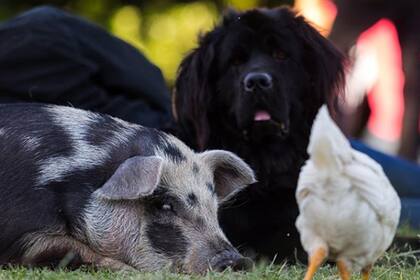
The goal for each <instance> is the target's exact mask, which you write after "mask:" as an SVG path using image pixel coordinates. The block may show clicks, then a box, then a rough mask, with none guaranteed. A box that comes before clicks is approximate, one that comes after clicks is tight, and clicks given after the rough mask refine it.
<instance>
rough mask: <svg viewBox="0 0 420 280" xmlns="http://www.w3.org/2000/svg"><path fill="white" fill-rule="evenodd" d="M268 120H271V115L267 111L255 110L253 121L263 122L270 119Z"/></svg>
mask: <svg viewBox="0 0 420 280" xmlns="http://www.w3.org/2000/svg"><path fill="white" fill-rule="evenodd" d="M270 120H271V115H270V113H268V112H267V111H264V110H258V111H257V112H255V115H254V121H256V122H264V121H270Z"/></svg>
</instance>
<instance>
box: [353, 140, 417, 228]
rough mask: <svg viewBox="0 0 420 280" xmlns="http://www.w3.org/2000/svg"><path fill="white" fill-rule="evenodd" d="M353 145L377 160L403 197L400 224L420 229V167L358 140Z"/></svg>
mask: <svg viewBox="0 0 420 280" xmlns="http://www.w3.org/2000/svg"><path fill="white" fill-rule="evenodd" d="M351 145H352V146H353V148H355V149H356V150H358V151H360V152H363V153H365V154H367V155H368V156H370V157H371V158H373V159H374V160H376V161H377V162H378V163H379V164H380V165H381V166H382V168H383V169H384V172H385V174H386V175H387V176H388V178H389V180H390V182H391V184H392V185H393V186H394V188H395V189H396V191H397V192H398V194H399V196H400V197H401V202H402V209H401V218H400V223H408V224H410V225H411V226H412V227H415V228H420V167H419V166H418V165H416V164H414V163H411V162H409V161H406V160H404V159H401V158H398V157H394V156H389V155H387V154H384V153H381V152H379V151H377V150H374V149H372V148H369V147H368V146H366V145H365V144H363V143H361V142H359V141H356V140H351Z"/></svg>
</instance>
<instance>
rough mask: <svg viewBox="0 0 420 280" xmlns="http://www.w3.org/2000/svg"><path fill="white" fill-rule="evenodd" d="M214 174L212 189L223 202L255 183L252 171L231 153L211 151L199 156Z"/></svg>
mask: <svg viewBox="0 0 420 280" xmlns="http://www.w3.org/2000/svg"><path fill="white" fill-rule="evenodd" d="M201 156H202V158H203V159H204V161H205V162H206V163H207V164H208V165H209V166H210V168H211V169H212V170H213V172H214V185H215V186H214V187H215V191H216V193H217V196H218V197H219V200H224V199H226V198H227V197H230V196H231V195H233V194H234V193H236V192H238V191H240V190H241V189H243V188H244V187H246V186H248V185H250V184H252V183H255V182H256V180H255V175H254V171H252V169H251V168H250V167H249V166H248V164H246V163H245V162H244V161H243V160H242V159H240V158H239V157H238V156H236V155H235V154H233V153H231V152H227V151H222V150H212V151H207V152H204V153H202V154H201Z"/></svg>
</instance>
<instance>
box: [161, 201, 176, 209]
mask: <svg viewBox="0 0 420 280" xmlns="http://www.w3.org/2000/svg"><path fill="white" fill-rule="evenodd" d="M160 209H161V210H163V211H173V210H174V208H173V207H172V204H169V203H164V204H162V205H161V207H160Z"/></svg>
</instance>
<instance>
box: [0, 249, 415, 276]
mask: <svg viewBox="0 0 420 280" xmlns="http://www.w3.org/2000/svg"><path fill="white" fill-rule="evenodd" d="M418 253H419V252H414V251H411V252H408V253H407V252H405V253H397V252H390V253H388V254H387V255H386V256H385V257H383V258H382V259H381V260H380V262H379V263H378V265H377V266H375V268H374V270H373V275H372V278H371V279H383V280H391V279H392V280H395V279H401V280H419V279H420V261H419V260H418V259H417V258H416V257H415V255H416V254H418ZM304 273H305V267H304V266H303V265H293V266H287V265H263V264H260V265H258V266H257V267H256V268H255V269H254V270H253V271H252V272H248V273H236V272H235V273H233V272H229V271H225V272H224V273H213V272H210V273H209V274H207V275H206V276H202V277H199V276H186V275H180V274H174V273H170V272H156V273H133V272H109V271H89V270H76V271H64V270H59V271H51V270H45V269H44V270H41V269H32V270H31V269H24V268H13V269H3V270H0V279H1V280H18V279H28V280H29V279H30V280H36V279H46V280H57V279H66V280H67V279H68V280H72V279H74V280H76V279H77V280H79V279H80V280H84V279H86V280H87V279H104V280H108V279H109V280H129V279H145V280H147V279H150V280H158V279H253V280H257V279H276V280H294V279H296V280H297V279H299V280H302V279H303V276H304ZM321 279H325V280H326V279H330V280H333V279H338V276H337V270H336V268H335V267H333V266H328V265H326V266H323V267H322V268H321V270H320V271H319V272H318V273H317V275H316V277H315V280H321ZM352 279H360V277H359V276H357V277H356V275H354V277H353V278H352Z"/></svg>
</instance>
